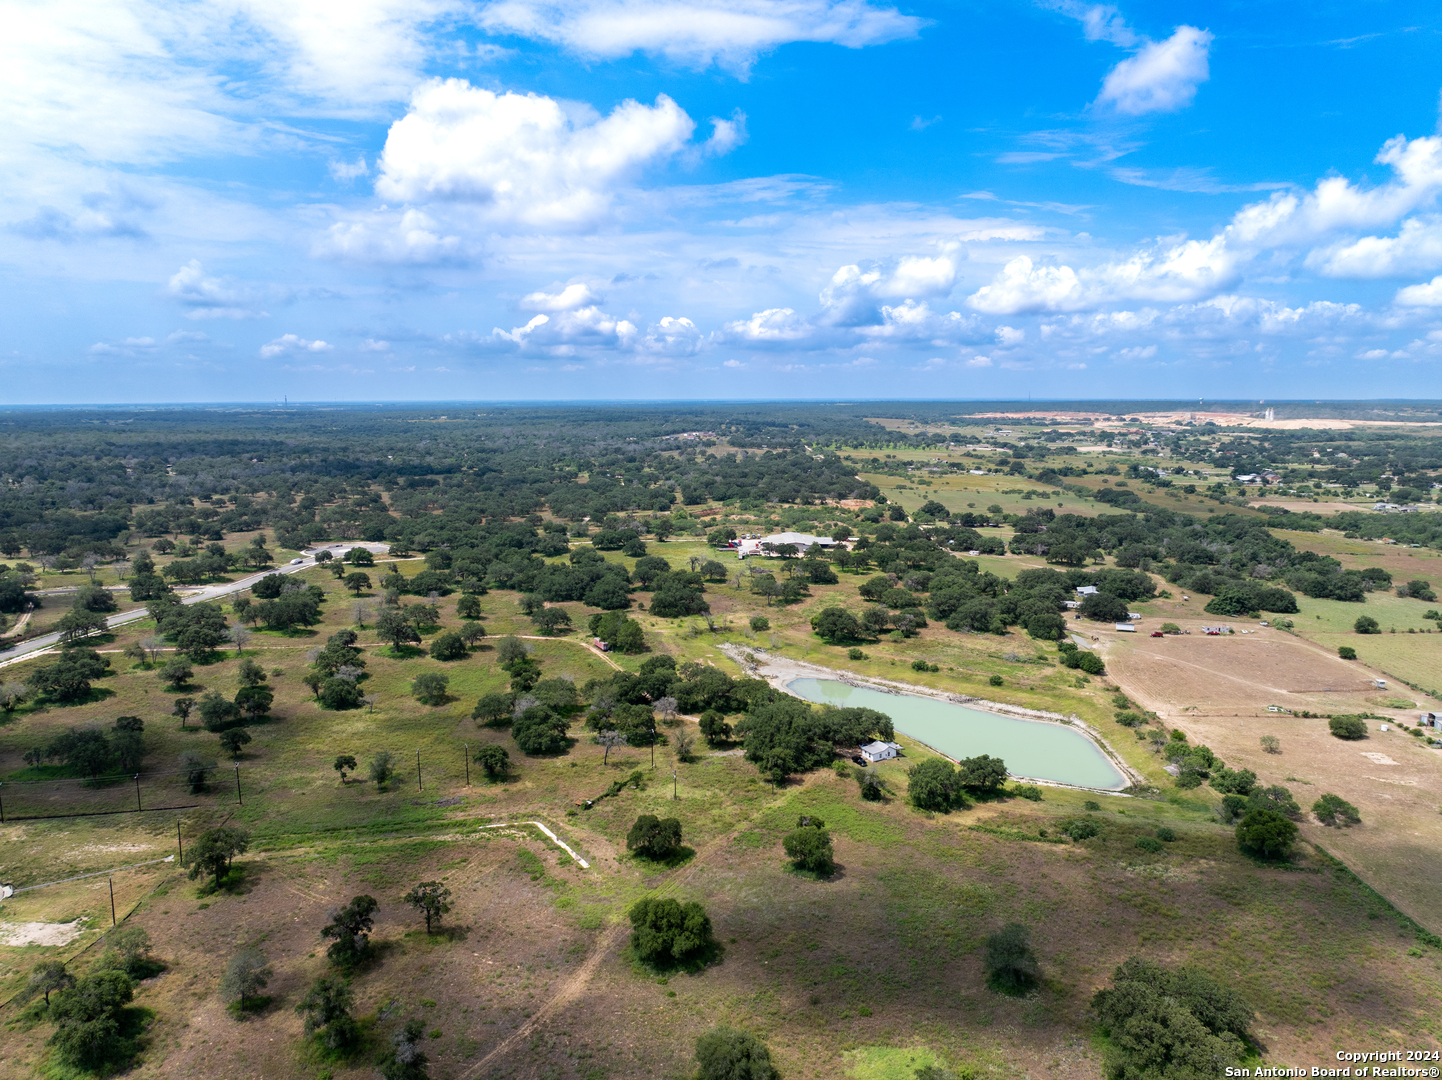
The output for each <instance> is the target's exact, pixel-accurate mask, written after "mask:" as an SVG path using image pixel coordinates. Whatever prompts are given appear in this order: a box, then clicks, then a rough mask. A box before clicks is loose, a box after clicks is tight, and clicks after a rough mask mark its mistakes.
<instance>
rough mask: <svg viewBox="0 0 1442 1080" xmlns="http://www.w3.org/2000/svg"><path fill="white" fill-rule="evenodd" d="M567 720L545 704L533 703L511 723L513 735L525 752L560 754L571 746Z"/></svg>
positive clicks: (531, 753) (530, 753)
mask: <svg viewBox="0 0 1442 1080" xmlns="http://www.w3.org/2000/svg"><path fill="white" fill-rule="evenodd" d="M567 727H568V725H567V723H566V721H565V720H564V719H563V718H562V717H559V716H557V715H556V714H555V713H554V712H552V711H551V710H550V709H548V708H547V707H546V706H544V705H532V706H531V707H530V708H529V709H526V710H525V711H524V712H522V713H521V715H520V716H518V717H516V719H515V720H514V721H513V722H512V724H511V735H512V737H514V738H515V740H516V745H517V746H519V747H520V748H521V752H522V753H523V754H529V755H532V756H535V755H537V754H559V753H562V752H563V751H565V750H566V749H567V748H568V747H569V746H570V740H569V739H567V738H566V729H567Z"/></svg>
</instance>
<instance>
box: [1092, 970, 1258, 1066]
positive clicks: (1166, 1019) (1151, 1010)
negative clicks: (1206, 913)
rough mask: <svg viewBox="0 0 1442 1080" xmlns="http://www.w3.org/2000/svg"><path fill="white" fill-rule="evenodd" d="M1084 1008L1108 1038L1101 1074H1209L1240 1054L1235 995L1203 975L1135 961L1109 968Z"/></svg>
mask: <svg viewBox="0 0 1442 1080" xmlns="http://www.w3.org/2000/svg"><path fill="white" fill-rule="evenodd" d="M1092 1008H1093V1009H1094V1010H1095V1011H1096V1014H1097V1018H1098V1019H1099V1020H1100V1022H1101V1025H1102V1027H1103V1029H1104V1030H1105V1031H1106V1033H1107V1035H1108V1036H1109V1038H1108V1045H1107V1051H1106V1071H1107V1075H1108V1076H1110V1077H1113V1078H1118V1080H1142V1078H1144V1077H1169V1078H1173V1080H1192V1078H1196V1080H1200V1078H1202V1077H1212V1076H1217V1075H1219V1074H1220V1072H1221V1071H1222V1070H1223V1067H1224V1066H1226V1065H1228V1064H1234V1063H1236V1062H1238V1061H1240V1060H1241V1058H1242V1056H1243V1054H1244V1053H1245V1052H1246V1042H1247V1040H1248V1038H1249V1036H1248V1033H1247V1025H1248V1023H1249V1022H1250V1021H1251V1018H1252V1010H1251V1008H1250V1007H1249V1006H1248V1005H1247V1003H1246V1002H1245V1001H1243V1000H1242V998H1241V997H1240V996H1239V995H1238V994H1236V992H1235V991H1232V990H1229V989H1227V988H1226V987H1224V986H1222V985H1221V984H1219V983H1217V982H1216V981H1215V980H1214V979H1212V978H1211V977H1210V976H1209V975H1207V974H1206V973H1204V972H1202V971H1200V970H1198V969H1196V968H1187V967H1183V968H1178V969H1177V970H1176V971H1172V970H1170V969H1168V968H1165V967H1163V966H1162V965H1161V964H1157V963H1153V962H1152V961H1150V960H1142V959H1140V958H1138V957H1132V958H1131V959H1130V960H1128V961H1127V962H1126V963H1124V964H1122V965H1121V967H1119V968H1117V969H1116V972H1115V973H1114V974H1113V976H1112V988H1111V989H1109V990H1100V991H1098V992H1097V994H1096V996H1094V997H1093V998H1092Z"/></svg>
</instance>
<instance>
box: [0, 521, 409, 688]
mask: <svg viewBox="0 0 1442 1080" xmlns="http://www.w3.org/2000/svg"><path fill="white" fill-rule="evenodd" d="M354 547H363V548H366V549H367V550H369V551H371V552H373V553H375V554H384V553H385V552H387V551H389V550H390V545H388V544H326V545H324V546H323V547H318V548H313V549H311V550H310V551H308V552H306V557H305V558H304V559H303V560H302V561H301V562H298V563H287V564H286V565H284V566H276V567H272V568H271V569H269V570H262V571H260V572H259V573H257V574H251V575H249V576H248V577H243V578H240V579H239V580H238V581H227V582H224V583H223V584H220V585H206V586H204V587H202V588H199V589H196V590H195V591H194V592H192V593H189V594H188V595H186V596H183V597H182V598H181V600H180V602H181V603H182V604H199V603H202V602H204V601H206V600H219V599H220V598H221V597H223V596H230V595H231V594H232V593H238V592H244V591H245V590H246V589H249V588H250V587H251V586H252V585H254V584H255V583H256V582H257V581H259V580H260V579H261V578H263V577H265V576H266V575H267V574H294V573H297V572H299V571H301V570H308V569H310V568H311V567H312V566H314V565H316V562H315V556H317V555H319V554H320V553H321V552H322V551H327V550H328V551H330V552H331V553H332V554H333V555H339V554H342V553H344V552H347V551H349V550H350V549H351V548H354ZM146 617H147V614H146V611H145V609H144V608H143V607H141V608H136V609H135V610H134V611H123V612H121V613H120V614H119V615H112V616H110V618H108V619H106V620H105V626H106V628H107V629H111V630H113V629H115V628H116V627H119V626H125V625H126V624H127V623H133V622H139V621H140V620H141V619H144V618H146ZM59 644H60V635H59V634H42V635H41V636H40V637H37V638H31V639H30V640H29V641H22V642H21V643H20V644H19V645H16V646H15V647H14V648H11V649H6V650H4V651H3V652H0V667H4V666H6V665H7V664H14V663H18V662H19V661H21V660H27V659H29V658H30V657H32V656H34V655H35V654H36V653H42V652H44V651H45V650H46V649H53V648H55V646H57V645H59Z"/></svg>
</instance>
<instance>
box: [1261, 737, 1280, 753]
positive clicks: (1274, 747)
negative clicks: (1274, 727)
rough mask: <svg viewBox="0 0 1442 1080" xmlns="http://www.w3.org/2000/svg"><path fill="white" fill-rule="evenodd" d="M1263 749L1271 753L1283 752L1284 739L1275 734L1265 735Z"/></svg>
mask: <svg viewBox="0 0 1442 1080" xmlns="http://www.w3.org/2000/svg"><path fill="white" fill-rule="evenodd" d="M1262 749H1263V750H1265V751H1266V752H1267V753H1269V754H1280V753H1281V752H1282V740H1281V739H1279V738H1277V737H1276V736H1275V735H1263V736H1262Z"/></svg>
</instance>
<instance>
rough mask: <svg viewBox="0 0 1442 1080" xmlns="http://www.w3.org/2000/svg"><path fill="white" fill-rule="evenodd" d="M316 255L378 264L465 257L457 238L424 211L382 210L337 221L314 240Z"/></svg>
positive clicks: (461, 258)
mask: <svg viewBox="0 0 1442 1080" xmlns="http://www.w3.org/2000/svg"><path fill="white" fill-rule="evenodd" d="M314 252H315V254H316V255H318V256H320V257H323V258H327V257H328V258H337V259H349V260H355V261H359V262H380V263H416V264H424V263H443V262H458V261H463V260H464V259H465V258H466V257H467V255H468V254H469V252H468V250H467V248H466V246H465V245H464V244H463V243H462V241H461V238H460V237H459V236H457V235H456V234H455V233H452V232H451V231H450V230H449V229H447V228H445V227H444V226H442V225H441V224H440V223H439V222H437V221H436V219H435V218H433V217H432V216H431V215H429V214H427V213H426V212H425V211H424V210H416V209H414V208H411V209H407V210H403V211H401V212H399V213H396V212H394V211H391V210H388V209H384V208H382V209H381V210H378V211H376V212H374V213H371V214H367V215H365V216H363V217H356V218H351V219H348V220H345V221H337V222H336V223H335V224H333V225H332V226H331V227H330V228H329V229H327V230H326V232H325V233H324V234H323V235H322V236H321V237H320V238H319V239H318V240H317V241H316V243H315V245H314Z"/></svg>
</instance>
